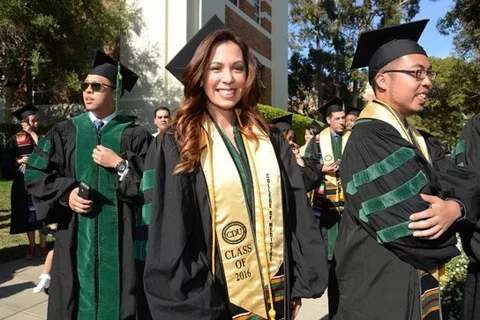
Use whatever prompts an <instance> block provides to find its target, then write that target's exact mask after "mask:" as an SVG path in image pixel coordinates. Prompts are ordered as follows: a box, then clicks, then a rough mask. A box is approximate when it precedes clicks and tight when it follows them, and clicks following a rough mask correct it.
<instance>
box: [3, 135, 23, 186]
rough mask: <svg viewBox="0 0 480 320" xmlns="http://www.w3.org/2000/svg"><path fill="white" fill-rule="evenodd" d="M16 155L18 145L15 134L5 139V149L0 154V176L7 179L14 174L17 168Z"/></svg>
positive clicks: (10, 178) (11, 177)
mask: <svg viewBox="0 0 480 320" xmlns="http://www.w3.org/2000/svg"><path fill="white" fill-rule="evenodd" d="M17 155H18V147H17V143H16V139H15V136H12V137H10V139H8V140H7V143H6V146H5V149H4V150H3V154H2V177H3V178H4V179H7V180H12V179H13V178H14V176H15V171H16V170H18V167H19V166H18V164H17V162H16V160H17Z"/></svg>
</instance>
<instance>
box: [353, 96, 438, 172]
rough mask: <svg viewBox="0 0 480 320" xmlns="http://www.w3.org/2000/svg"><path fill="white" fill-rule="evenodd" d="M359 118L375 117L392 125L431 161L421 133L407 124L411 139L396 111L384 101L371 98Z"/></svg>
mask: <svg viewBox="0 0 480 320" xmlns="http://www.w3.org/2000/svg"><path fill="white" fill-rule="evenodd" d="M359 119H377V120H381V121H383V122H386V123H388V124H389V125H391V126H392V127H394V128H395V129H396V130H397V131H398V133H400V135H401V136H402V138H403V139H405V140H407V141H408V142H410V143H411V144H413V145H415V146H417V147H418V148H419V149H420V151H421V152H422V154H423V156H424V157H425V159H427V161H428V162H429V163H430V164H431V163H432V161H431V159H430V155H429V154H428V149H427V144H426V143H425V139H424V138H423V137H422V135H421V134H420V133H419V132H418V130H417V129H415V127H414V126H410V125H409V128H410V132H411V133H412V135H413V138H414V139H415V140H412V137H411V136H410V135H409V134H408V131H407V128H406V127H405V125H404V124H403V122H402V120H401V119H400V117H399V115H398V114H397V112H396V111H395V110H393V109H392V107H390V106H389V105H388V104H386V103H385V102H383V101H379V100H373V101H372V102H370V103H369V104H367V106H366V107H365V108H364V109H363V110H362V112H361V113H360V116H359Z"/></svg>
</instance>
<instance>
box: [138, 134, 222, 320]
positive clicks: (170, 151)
mask: <svg viewBox="0 0 480 320" xmlns="http://www.w3.org/2000/svg"><path fill="white" fill-rule="evenodd" d="M161 138H162V137H159V138H157V139H156V140H155V141H154V143H152V145H151V146H150V151H149V156H148V157H147V158H148V159H149V161H148V162H147V164H146V165H147V167H148V168H151V167H154V168H155V178H154V179H155V181H154V189H153V195H154V197H153V199H152V209H151V210H152V211H151V219H150V225H149V229H148V245H147V256H146V262H145V272H144V288H145V293H146V297H147V301H148V305H149V307H150V311H151V313H152V315H154V316H155V318H158V319H184V320H186V319H192V320H193V319H195V320H197V319H200V320H201V319H205V320H207V319H213V320H215V319H218V320H220V319H226V318H228V311H227V310H228V309H227V306H226V302H225V301H224V298H222V297H223V294H222V293H221V291H220V290H221V289H220V288H219V284H218V280H217V281H215V282H214V281H213V278H212V273H211V272H210V259H209V257H207V243H208V242H207V240H206V236H205V233H204V228H203V227H202V225H203V223H202V221H201V213H200V212H199V210H201V208H200V207H199V206H197V205H196V201H195V192H194V188H193V182H192V179H193V177H192V175H187V174H176V175H174V174H173V171H174V169H175V166H176V165H177V163H178V159H179V151H178V148H177V145H176V143H175V141H174V138H173V134H171V133H167V134H166V137H165V139H164V140H163V141H162V139H161ZM150 152H153V153H155V156H153V157H150ZM151 161H153V162H154V163H153V165H152V163H151ZM147 201H148V200H147ZM207 215H208V213H207ZM226 312H227V313H226Z"/></svg>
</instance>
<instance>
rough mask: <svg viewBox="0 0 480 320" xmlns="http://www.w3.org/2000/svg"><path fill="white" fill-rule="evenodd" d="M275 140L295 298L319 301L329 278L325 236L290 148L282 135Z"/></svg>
mask: <svg viewBox="0 0 480 320" xmlns="http://www.w3.org/2000/svg"><path fill="white" fill-rule="evenodd" d="M272 131H273V130H272ZM271 137H272V142H273V144H274V146H276V152H277V157H278V161H279V165H280V168H281V170H282V171H283V177H282V183H283V184H284V186H283V188H282V189H284V197H283V198H284V199H283V200H284V202H286V203H285V204H284V211H286V212H284V220H285V221H284V224H285V231H284V232H285V237H286V242H287V246H288V245H289V246H291V259H292V263H291V265H290V266H289V267H290V269H291V270H293V279H292V280H293V281H292V284H291V297H292V298H317V297H320V296H321V295H322V294H323V292H324V291H325V288H326V286H327V279H328V271H327V270H328V269H327V258H326V252H325V245H324V243H323V237H322V236H321V234H320V231H319V229H318V222H317V221H316V219H315V217H314V215H313V213H312V211H311V208H310V207H309V205H308V199H307V194H306V190H305V186H304V181H303V177H302V172H301V171H300V170H299V168H298V165H297V163H296V160H295V157H294V156H293V154H292V152H291V150H290V146H289V145H288V143H287V141H286V140H285V139H282V138H283V136H281V135H280V134H279V133H276V132H273V133H272V134H271ZM285 191H286V193H285Z"/></svg>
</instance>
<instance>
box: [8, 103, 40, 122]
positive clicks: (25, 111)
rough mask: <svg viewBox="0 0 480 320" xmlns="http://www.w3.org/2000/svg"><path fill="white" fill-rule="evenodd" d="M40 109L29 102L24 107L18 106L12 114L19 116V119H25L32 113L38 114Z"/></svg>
mask: <svg viewBox="0 0 480 320" xmlns="http://www.w3.org/2000/svg"><path fill="white" fill-rule="evenodd" d="M37 113H38V109H37V108H36V107H35V106H34V105H33V104H27V105H25V106H23V107H20V108H18V109H17V110H15V111H13V112H12V115H13V116H14V117H15V118H17V119H18V120H19V121H22V120H25V119H26V118H28V116H31V115H32V114H37Z"/></svg>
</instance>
